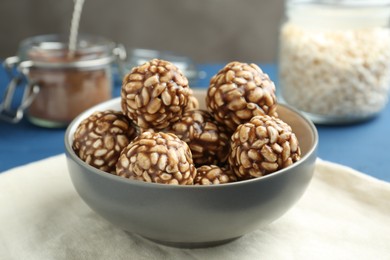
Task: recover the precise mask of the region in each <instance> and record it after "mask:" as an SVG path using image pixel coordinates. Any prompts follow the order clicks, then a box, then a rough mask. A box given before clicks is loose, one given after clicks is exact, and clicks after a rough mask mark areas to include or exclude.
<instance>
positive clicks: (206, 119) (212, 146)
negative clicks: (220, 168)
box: [167, 110, 230, 166]
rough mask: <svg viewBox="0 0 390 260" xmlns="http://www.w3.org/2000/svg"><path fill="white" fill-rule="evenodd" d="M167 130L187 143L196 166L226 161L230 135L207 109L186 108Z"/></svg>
mask: <svg viewBox="0 0 390 260" xmlns="http://www.w3.org/2000/svg"><path fill="white" fill-rule="evenodd" d="M167 131H168V132H170V133H173V134H175V135H176V136H177V137H179V138H180V139H181V140H183V141H184V142H186V143H187V144H188V145H189V147H190V149H191V152H192V159H193V160H194V163H195V165H196V166H200V165H203V164H223V163H225V162H226V160H227V156H228V153H229V147H230V144H229V138H230V135H229V134H228V132H227V129H226V127H224V126H222V125H221V124H219V123H218V122H217V121H215V119H214V118H213V117H212V116H211V114H210V113H209V112H208V111H205V110H188V111H186V112H185V113H184V114H183V117H182V118H181V119H180V120H179V121H178V122H176V123H174V124H172V125H171V126H170V127H169V128H168V129H167Z"/></svg>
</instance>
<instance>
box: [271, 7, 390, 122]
mask: <svg viewBox="0 0 390 260" xmlns="http://www.w3.org/2000/svg"><path fill="white" fill-rule="evenodd" d="M389 18H390V1H388V0H387V1H368V0H361V1H342V0H341V1H331V0H322V1H321V0H306V1H302V0H301V1H299V0H290V1H287V2H286V6H285V19H284V21H283V23H282V25H281V29H280V35H279V57H278V59H279V61H278V65H279V79H278V80H279V88H280V89H279V90H278V94H279V99H280V100H281V102H284V103H287V104H289V105H291V106H293V107H296V108H298V109H299V110H301V111H302V112H304V113H305V114H306V115H307V116H308V117H309V118H311V119H312V120H313V121H314V122H315V123H324V124H338V123H352V122H357V121H362V120H365V119H368V118H371V117H373V116H375V115H377V114H378V113H379V112H380V111H381V110H383V108H384V107H385V106H386V104H387V100H388V93H389V86H390V29H389Z"/></svg>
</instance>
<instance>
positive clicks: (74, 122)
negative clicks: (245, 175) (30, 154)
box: [64, 97, 318, 190]
mask: <svg viewBox="0 0 390 260" xmlns="http://www.w3.org/2000/svg"><path fill="white" fill-rule="evenodd" d="M120 100H121V97H116V98H113V99H110V100H108V101H104V102H102V103H99V104H98V105H95V106H93V107H91V108H89V109H87V110H85V111H84V112H82V113H81V114H79V115H78V116H77V117H76V118H75V119H73V120H72V122H71V123H70V124H69V125H68V127H67V128H66V131H65V135H64V143H65V152H66V154H67V156H68V157H70V158H71V159H72V160H73V161H74V162H76V163H77V164H79V165H80V166H82V167H85V168H86V169H87V170H89V171H91V172H93V173H95V174H98V175H99V176H101V177H103V178H108V179H111V180H114V181H119V182H123V183H129V184H132V185H136V186H141V187H147V188H161V189H199V190H201V189H224V188H229V187H232V186H237V185H245V184H247V183H253V182H259V181H265V180H268V179H272V178H276V177H277V176H279V175H282V174H284V173H286V172H287V171H290V170H291V169H293V168H296V167H298V166H299V165H300V164H302V163H304V162H305V161H306V160H307V159H308V157H310V156H312V155H313V154H314V153H316V150H317V147H318V131H317V128H316V127H315V125H314V123H313V122H312V121H311V120H310V119H309V118H308V117H307V116H306V115H304V114H303V113H301V112H299V111H298V110H297V109H295V108H293V107H291V106H289V105H286V104H281V103H278V106H283V107H285V108H287V109H288V110H291V111H292V112H294V113H295V114H297V115H298V116H299V117H301V118H302V119H303V120H304V121H305V122H306V123H307V124H308V126H309V127H310V130H311V132H312V134H313V139H314V140H313V141H314V143H313V145H312V147H311V148H310V149H309V150H308V151H307V153H306V154H305V155H304V156H303V157H302V158H301V159H300V160H299V161H297V162H295V163H293V164H292V165H290V166H288V167H286V168H283V169H280V170H278V171H275V172H273V173H270V174H267V175H265V176H262V177H259V178H253V179H247V180H241V181H236V182H229V183H223V184H215V185H169V184H163V183H152V182H150V183H149V182H144V181H139V180H132V179H128V178H124V177H121V176H118V175H114V174H111V173H108V172H105V171H102V170H99V169H97V168H95V167H93V166H91V165H89V164H87V163H85V162H84V161H83V160H81V159H80V158H79V157H78V156H77V155H76V153H75V152H74V151H73V149H72V145H71V140H73V136H70V135H71V134H72V135H73V133H74V131H75V130H76V128H77V126H78V124H80V122H81V121H82V120H83V119H84V118H86V117H88V116H89V115H91V114H92V113H93V112H95V111H98V110H97V108H98V107H102V106H105V107H107V106H108V107H110V106H113V105H114V104H117V103H119V104H120ZM68 171H69V169H68Z"/></svg>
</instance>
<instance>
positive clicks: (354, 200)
mask: <svg viewBox="0 0 390 260" xmlns="http://www.w3.org/2000/svg"><path fill="white" fill-rule="evenodd" d="M0 259H18V260H19V259H40V260H41V259H354V260H355V259H390V183H387V182H382V181H380V180H377V179H374V178H371V177H369V176H367V175H364V174H362V173H359V172H356V171H355V170H352V169H350V168H347V167H344V166H340V165H337V164H334V163H329V162H325V161H321V160H318V161H317V165H316V170H315V175H314V178H313V180H312V182H311V184H310V185H309V188H308V190H307V192H306V193H305V195H304V196H303V197H302V199H301V200H300V201H299V202H298V204H297V205H296V206H295V207H293V208H292V209H291V210H290V211H288V212H287V213H286V214H285V215H284V216H282V217H281V218H280V219H278V220H277V221H275V222H274V223H272V224H270V225H269V226H267V227H265V228H263V229H258V230H255V231H253V232H252V233H250V234H248V235H245V236H243V237H241V238H240V239H238V240H235V241H233V242H231V243H229V244H225V245H222V246H218V247H212V248H204V249H177V248H171V247H166V246H161V245H157V244H155V243H153V242H150V241H148V240H145V239H143V238H141V237H139V236H137V235H132V234H128V233H126V232H124V231H122V230H119V229H117V228H116V227H114V226H112V225H111V224H110V223H108V222H107V221H105V220H104V219H102V218H101V217H100V216H98V215H97V214H95V213H94V212H93V211H92V210H91V209H90V208H89V207H88V206H87V205H86V204H85V203H84V202H83V201H82V200H81V199H80V198H79V196H78V194H77V193H76V191H75V190H74V188H73V186H72V183H71V180H70V177H69V176H68V172H67V166H66V161H65V156H64V155H63V154H62V155H58V156H54V157H51V158H48V159H45V160H42V161H38V162H34V163H31V164H28V165H25V166H21V167H18V168H14V169H12V170H9V171H7V172H4V173H2V174H0Z"/></svg>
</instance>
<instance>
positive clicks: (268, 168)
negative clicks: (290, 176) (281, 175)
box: [228, 116, 301, 180]
mask: <svg viewBox="0 0 390 260" xmlns="http://www.w3.org/2000/svg"><path fill="white" fill-rule="evenodd" d="M300 156H301V150H300V147H299V144H298V140H297V138H296V136H295V134H294V133H293V132H292V129H291V127H290V126H289V125H288V124H286V123H285V122H283V121H282V120H281V119H278V118H275V117H270V116H255V117H253V118H252V119H251V120H250V121H249V122H248V123H245V124H242V125H239V126H238V127H237V130H236V131H235V132H234V134H233V135H232V137H231V151H230V154H229V159H228V161H229V164H230V167H231V169H232V170H233V172H234V173H235V174H236V175H237V177H238V179H240V180H242V179H250V178H256V177H261V176H264V175H267V174H270V173H272V172H275V171H277V170H280V169H282V168H285V167H287V166H289V165H291V164H293V163H294V162H296V161H298V160H299V159H300Z"/></svg>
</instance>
